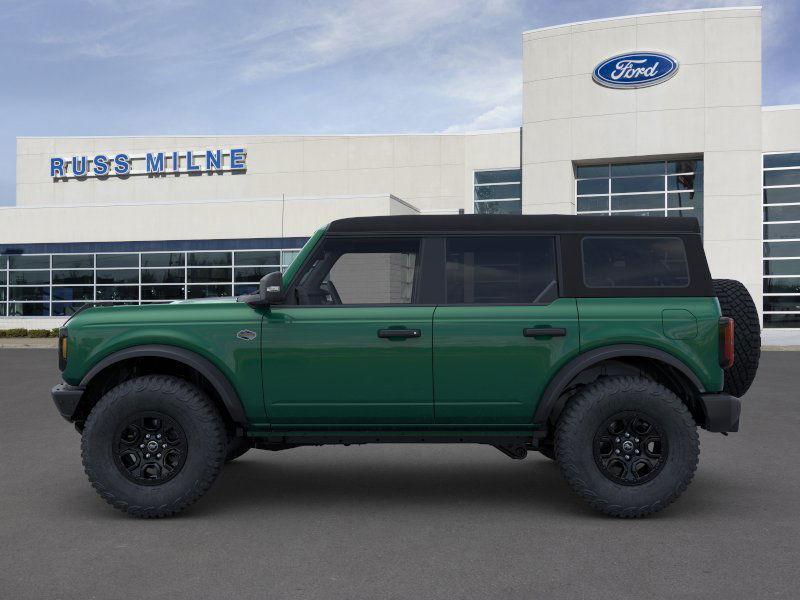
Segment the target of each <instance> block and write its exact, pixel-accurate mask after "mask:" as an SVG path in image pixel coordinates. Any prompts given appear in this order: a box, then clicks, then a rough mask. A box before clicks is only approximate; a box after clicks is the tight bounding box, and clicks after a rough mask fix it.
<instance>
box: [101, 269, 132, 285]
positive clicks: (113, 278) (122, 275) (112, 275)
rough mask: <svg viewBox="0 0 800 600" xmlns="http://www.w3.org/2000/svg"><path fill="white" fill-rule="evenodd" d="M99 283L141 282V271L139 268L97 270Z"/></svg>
mask: <svg viewBox="0 0 800 600" xmlns="http://www.w3.org/2000/svg"><path fill="white" fill-rule="evenodd" d="M97 283H139V271H138V270H137V269H109V270H107V271H97Z"/></svg>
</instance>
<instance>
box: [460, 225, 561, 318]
mask: <svg viewBox="0 0 800 600" xmlns="http://www.w3.org/2000/svg"><path fill="white" fill-rule="evenodd" d="M555 255H556V253H555V242H554V240H553V238H552V237H549V236H528V237H453V238H448V240H447V271H446V278H447V303H448V304H531V303H535V302H537V301H539V302H541V301H542V299H543V298H544V297H545V296H546V297H548V298H551V297H552V296H553V295H555V291H556V258H555Z"/></svg>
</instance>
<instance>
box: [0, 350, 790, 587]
mask: <svg viewBox="0 0 800 600" xmlns="http://www.w3.org/2000/svg"><path fill="white" fill-rule="evenodd" d="M799 375H800V353H798V352H766V353H765V354H764V356H763V359H762V367H761V369H760V372H759V375H758V379H757V381H756V383H755V385H754V387H753V389H752V390H751V391H750V392H749V393H748V395H747V396H746V397H745V402H744V409H743V417H742V428H743V430H742V431H741V432H740V433H736V434H732V435H730V436H729V437H727V438H726V437H723V436H722V435H719V434H709V433H707V432H702V434H701V447H702V450H701V457H700V466H699V468H698V471H697V474H696V476H695V479H694V482H693V483H692V484H691V486H690V487H689V489H688V490H687V492H686V493H685V494H684V495H683V496H682V497H681V498H680V499H679V500H678V501H677V502H676V503H675V504H673V505H672V506H670V507H669V508H667V509H666V510H665V511H663V512H661V513H659V514H657V515H654V516H652V517H650V518H646V519H641V520H634V521H626V520H617V519H612V518H609V517H604V516H602V515H600V514H597V513H595V512H594V511H592V510H591V509H590V508H588V507H587V506H586V505H584V504H583V502H582V501H581V500H579V499H578V498H577V497H575V496H574V495H573V493H572V491H571V490H570V489H569V488H568V487H567V485H566V484H565V483H564V482H563V481H562V479H561V477H560V475H559V471H558V468H557V467H556V465H555V464H553V463H552V462H550V461H549V460H547V459H545V458H543V457H541V456H539V455H538V454H531V455H529V456H528V458H527V459H526V460H523V461H512V460H510V459H509V458H507V457H506V456H504V455H503V454H501V453H500V452H498V451H497V450H495V449H493V448H491V447H483V446H469V445H464V446H459V445H452V446H450V445H446V446H445V445H438V446H423V445H373V446H350V447H347V448H345V447H335V446H334V447H321V448H298V449H294V450H287V451H284V452H274V453H273V452H265V451H251V452H249V453H248V454H246V455H245V456H243V457H242V458H240V459H239V460H237V461H236V462H234V463H232V464H231V465H229V466H227V467H226V468H225V469H224V470H223V472H222V474H221V475H220V477H219V479H218V480H217V482H216V484H215V485H214V487H213V488H212V490H211V491H210V492H209V493H208V495H207V496H206V497H204V498H203V499H201V500H200V502H198V503H197V504H196V505H195V506H193V507H192V508H191V509H190V510H189V511H187V512H186V513H184V514H183V515H181V516H179V517H177V518H172V519H166V520H152V521H145V520H137V519H132V518H130V517H127V516H125V515H124V514H123V513H121V512H118V511H116V510H114V509H113V508H111V507H109V506H108V505H107V504H106V503H105V502H103V501H102V500H101V499H100V498H99V497H98V496H97V495H96V494H95V492H94V491H93V490H92V489H91V487H90V486H89V484H88V483H87V481H86V477H85V476H84V473H83V469H82V467H81V462H80V439H79V436H78V434H77V433H76V432H75V430H74V429H73V428H72V426H71V425H70V424H68V423H66V422H65V421H63V420H62V419H61V417H60V416H59V415H58V413H57V412H56V409H55V407H54V406H53V405H52V402H51V400H50V397H49V389H50V387H51V386H52V385H53V384H55V383H57V382H58V381H59V376H58V370H57V368H56V354H55V351H53V350H36V349H27V350H23V349H19V350H10V349H0V381H2V390H1V391H0V408H2V416H1V417H0V597H2V598H15V599H22V598H63V599H67V598H152V599H154V600H162V599H180V598H192V599H201V598H270V599H272V598H276V599H277V598H286V599H305V598H315V599H316V598H320V599H325V600H335V599H339V598H341V599H346V600H357V599H362V598H363V599H369V600H376V599H383V598H397V599H417V598H419V599H439V598H442V599H447V600H454V599H456V600H463V599H468V598H481V599H482V600H494V599H501V598H502V599H503V600H513V599H517V598H520V599H522V598H525V599H531V598H548V599H550V598H575V599H589V598H591V599H604V598H609V599H610V598H613V599H614V600H621V599H627V598H637V599H642V598H646V599H648V600H652V599H659V598H704V599H708V598H725V599H735V598H746V599H747V600H754V599H760V598H798V597H800V575H798V574H799V573H800V570H799V569H800V567H798V564H800V500H799V499H800V469H798V465H800V392H799V391H798V389H799V388H798V379H797V378H798V376H799Z"/></svg>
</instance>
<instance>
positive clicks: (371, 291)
mask: <svg viewBox="0 0 800 600" xmlns="http://www.w3.org/2000/svg"><path fill="white" fill-rule="evenodd" d="M418 256H419V240H418V239H397V240H388V241H387V240H381V241H376V240H335V239H334V240H326V241H325V242H324V243H323V245H322V248H320V250H319V251H318V252H317V253H316V255H315V257H314V259H313V260H312V261H311V265H310V266H309V267H308V268H307V269H306V270H305V272H304V273H303V274H302V275H301V277H300V283H299V284H298V286H297V292H296V293H297V298H296V300H297V302H298V304H304V305H313V306H320V305H322V306H327V305H342V304H410V303H411V302H412V301H413V300H414V293H415V281H416V279H417V277H416V275H417V271H418Z"/></svg>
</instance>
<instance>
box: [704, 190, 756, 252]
mask: <svg viewBox="0 0 800 600" xmlns="http://www.w3.org/2000/svg"><path fill="white" fill-rule="evenodd" d="M703 201H704V214H705V220H704V225H703V239H704V240H705V241H726V240H729V241H733V240H755V241H758V242H760V241H761V238H762V231H761V196H760V195H749V196H714V195H709V194H705V196H704V199H703Z"/></svg>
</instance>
